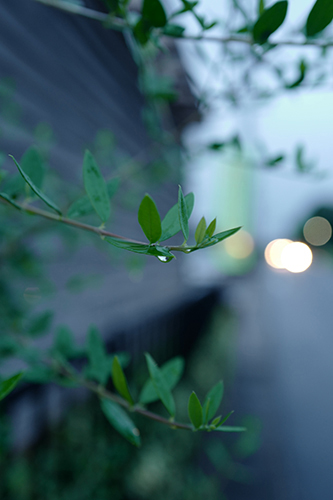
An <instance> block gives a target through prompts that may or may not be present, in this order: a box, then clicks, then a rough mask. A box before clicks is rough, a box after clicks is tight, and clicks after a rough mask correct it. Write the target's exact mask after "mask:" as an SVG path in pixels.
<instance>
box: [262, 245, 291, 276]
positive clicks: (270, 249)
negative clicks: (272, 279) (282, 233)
mask: <svg viewBox="0 0 333 500" xmlns="http://www.w3.org/2000/svg"><path fill="white" fill-rule="evenodd" d="M290 243H292V241H291V240H287V239H282V238H281V239H277V240H273V241H271V242H270V243H268V245H267V247H266V249H265V260H266V262H267V264H268V265H270V266H271V267H274V268H275V269H284V265H283V264H282V261H281V255H282V252H283V250H284V249H285V247H286V246H287V245H289V244H290Z"/></svg>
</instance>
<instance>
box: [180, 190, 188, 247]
mask: <svg viewBox="0 0 333 500" xmlns="http://www.w3.org/2000/svg"><path fill="white" fill-rule="evenodd" d="M178 217H179V224H180V228H181V230H182V233H183V235H184V240H185V242H186V241H187V240H188V237H189V227H188V219H189V216H188V212H187V206H186V202H185V198H184V195H183V191H182V188H181V187H180V186H179V189H178Z"/></svg>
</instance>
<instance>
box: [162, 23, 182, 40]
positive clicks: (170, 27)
mask: <svg viewBox="0 0 333 500" xmlns="http://www.w3.org/2000/svg"><path fill="white" fill-rule="evenodd" d="M184 31H185V28H184V27H183V26H178V24H166V25H165V26H164V29H163V33H164V34H165V35H167V36H173V37H175V38H181V37H182V36H183V33H184Z"/></svg>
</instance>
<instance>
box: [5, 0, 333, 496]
mask: <svg viewBox="0 0 333 500" xmlns="http://www.w3.org/2000/svg"><path fill="white" fill-rule="evenodd" d="M66 3H67V4H70V5H72V6H76V7H77V9H78V14H69V13H68V12H65V11H63V10H61V9H55V8H52V7H50V6H47V5H42V4H41V3H39V2H37V1H33V0H29V1H28V0H25V1H24V0H12V1H11V2H10V3H7V4H2V5H0V12H1V16H0V26H1V33H2V35H1V45H0V60H1V78H0V182H1V186H0V187H1V191H4V192H6V193H10V194H11V196H13V197H14V198H15V196H16V194H17V193H19V192H20V189H22V185H21V184H22V183H21V184H20V181H19V180H18V177H17V174H16V173H15V168H14V165H12V162H11V161H10V159H9V158H8V154H12V155H14V156H15V158H17V159H18V160H20V161H21V162H22V163H24V158H25V155H27V154H31V150H29V148H31V146H32V145H34V147H35V148H37V151H38V154H39V160H38V161H39V162H40V163H39V165H40V168H42V169H43V172H45V175H44V185H45V190H46V192H50V193H52V194H53V196H54V197H56V199H57V200H59V201H58V203H59V204H61V206H64V207H67V208H68V210H69V211H70V210H71V209H72V210H73V202H75V200H76V199H78V198H79V197H80V196H82V194H83V183H82V174H81V170H82V158H83V154H84V150H85V149H86V148H89V149H90V150H91V151H92V153H93V154H94V156H95V158H96V160H97V162H98V164H99V165H100V167H101V169H102V171H103V174H104V176H105V178H106V179H107V180H108V190H109V195H110V197H111V207H112V216H111V220H110V224H109V227H110V230H112V231H113V232H115V233H118V234H122V235H124V236H127V237H130V238H134V239H136V238H138V239H140V238H142V236H141V234H142V233H141V229H140V226H139V224H138V222H137V220H136V219H137V216H136V211H137V209H138V206H139V204H140V201H141V199H142V197H143V196H144V194H145V193H146V192H149V194H151V195H152V196H153V197H154V199H155V201H156V203H157V206H158V208H159V211H160V214H161V216H164V215H165V214H166V213H167V211H168V210H169V208H170V207H171V206H172V205H173V204H174V203H176V201H177V190H178V188H177V184H179V183H181V184H182V186H183V188H184V192H185V193H188V192H190V191H193V192H194V194H195V199H196V204H195V207H194V211H193V215H192V218H191V221H190V222H191V223H192V231H193V232H194V230H195V227H196V225H197V223H198V221H199V220H200V218H201V217H202V215H204V216H205V217H206V220H207V222H208V221H210V220H212V219H213V218H214V217H217V225H218V230H219V231H223V230H226V229H230V228H232V227H236V226H242V229H241V230H240V231H239V232H238V233H237V234H236V235H234V236H232V237H231V238H230V239H227V240H225V241H224V242H223V243H221V244H219V245H216V246H215V247H214V248H212V249H207V250H204V251H201V252H196V253H194V254H193V255H192V254H191V255H189V256H186V255H181V256H179V257H178V255H177V260H176V261H175V260H174V261H172V262H171V263H170V264H167V265H165V264H162V263H160V262H159V261H158V260H157V259H153V258H152V257H150V258H149V257H146V256H141V255H136V254H131V253H129V252H125V251H121V250H118V249H117V248H114V247H111V246H108V247H107V248H106V246H105V244H104V242H103V241H101V240H98V239H97V238H94V237H93V236H90V235H89V234H87V235H86V234H81V233H80V232H79V231H76V230H73V229H68V228H66V227H58V226H56V225H52V224H49V223H46V222H44V221H41V220H35V218H34V217H28V216H26V215H23V214H20V213H18V212H16V211H14V209H12V208H11V207H7V206H5V205H4V204H0V216H1V221H2V222H1V225H0V326H1V331H2V332H3V333H2V334H1V338H0V358H1V366H0V373H1V376H5V375H7V374H10V373H13V372H16V371H17V370H18V369H21V368H24V367H25V365H24V363H22V361H20V360H19V359H17V357H16V356H15V355H13V351H12V347H11V341H10V337H11V335H13V334H14V335H16V334H21V333H22V332H24V335H25V336H26V337H28V338H29V339H30V340H29V341H31V342H33V343H34V345H36V346H37V347H38V348H41V349H45V348H48V347H50V346H51V345H52V342H53V338H54V336H55V335H56V332H57V331H59V329H61V328H68V329H69V330H70V331H71V332H72V334H73V336H74V337H75V340H76V342H77V344H78V345H79V346H81V347H82V350H84V345H85V337H86V332H87V329H88V327H89V326H90V325H91V324H94V325H96V326H97V327H98V328H99V330H100V331H101V334H102V336H103V338H104V339H105V341H106V343H107V346H108V349H109V351H110V352H114V351H126V352H127V353H129V355H130V358H131V362H130V364H129V365H128V368H127V370H128V373H129V374H130V379H131V381H132V380H133V382H131V383H132V384H133V388H132V389H133V391H134V392H135V391H136V392H138V391H139V389H140V386H141V385H142V384H143V382H144V379H145V376H146V372H145V367H144V366H143V363H142V359H143V352H145V351H149V352H151V353H152V354H153V355H154V357H155V358H156V360H157V361H158V363H163V362H164V361H166V360H167V359H169V358H171V357H172V356H176V355H181V356H184V357H185V360H186V371H185V374H184V378H183V381H182V382H181V384H180V385H179V387H178V388H177V389H176V391H175V398H176V402H177V407H178V408H179V420H182V418H183V419H186V413H187V410H186V404H184V401H185V400H186V398H187V397H188V395H189V394H190V392H191V391H192V390H193V389H194V390H195V391H196V392H197V394H198V395H199V397H200V398H203V397H204V395H205V394H206V393H207V391H208V390H209V388H210V387H211V386H212V385H213V384H214V383H215V382H216V381H218V380H219V379H221V378H222V379H223V380H224V382H225V386H226V394H225V398H224V401H223V407H222V410H223V412H224V413H227V412H228V411H230V410H235V414H234V415H233V416H232V423H231V425H245V426H246V427H247V429H248V432H246V433H244V434H242V435H230V436H229V435H228V436H225V435H224V434H223V436H222V437H221V436H220V435H218V436H217V437H216V434H218V433H216V434H207V435H205V436H201V435H199V434H196V435H193V436H192V435H187V434H186V433H181V432H179V431H177V432H172V431H170V430H169V429H161V428H160V427H161V426H159V425H155V424H154V425H153V424H151V422H148V423H147V422H145V421H144V419H141V420H139V418H138V426H139V427H140V429H141V431H142V438H143V447H142V449H141V450H136V449H134V448H133V447H132V446H131V445H130V444H128V443H126V442H125V441H124V440H123V439H122V438H121V437H119V436H118V435H116V432H115V431H114V430H113V429H111V428H110V426H109V425H108V423H107V422H106V420H105V417H104V416H103V415H102V414H101V412H100V408H99V406H98V407H96V401H95V400H93V399H90V398H89V397H88V395H87V394H86V393H85V392H84V391H83V390H77V389H75V390H74V389H72V388H67V387H66V388H64V387H59V386H56V385H55V384H42V385H40V384H39V382H44V380H42V377H41V375H40V374H37V373H34V372H33V370H32V371H30V372H28V373H27V374H26V376H25V382H24V384H23V385H22V386H21V387H19V388H18V389H17V390H16V391H15V392H14V393H12V394H11V395H10V397H8V398H7V399H6V401H3V402H1V406H0V492H1V498H4V499H5V500H21V499H22V500H30V499H32V498H34V500H38V499H39V498H40V499H42V498H43V499H49V500H53V499H54V500H55V499H57V500H66V499H69V498H71V500H75V499H76V498H77V499H80V500H83V499H87V500H88V499H89V500H90V499H91V498H95V499H96V500H104V499H108V498H110V497H112V498H114V499H118V498H119V499H128V500H137V499H142V500H143V499H152V498H154V499H157V500H169V499H171V498H172V499H174V498H182V499H187V498H191V499H196V498H197V499H199V498H200V499H201V498H202V497H203V496H204V495H206V496H207V497H208V498H210V499H211V500H214V499H219V500H221V499H229V500H233V499H237V500H241V499H247V500H251V499H252V498H253V499H256V500H259V499H265V500H267V499H269V500H271V499H272V500H275V499H276V500H280V499H281V500H282V499H283V500H288V499H293V500H295V499H300V500H310V499H311V500H312V499H317V498H321V499H323V500H325V499H327V500H329V499H331V498H332V494H333V480H332V477H331V460H330V449H331V443H332V440H333V436H332V431H331V428H330V421H331V418H330V417H331V413H332V409H333V401H332V396H331V391H330V386H331V384H330V382H331V379H332V376H333V373H332V372H333V368H332V363H331V351H332V348H333V346H332V339H331V335H330V333H329V332H330V326H329V325H330V324H331V321H332V312H331V309H332V308H331V306H330V299H331V295H330V293H331V292H330V290H331V285H330V283H331V274H330V273H331V272H333V248H332V224H333V205H332V192H333V176H332V165H331V141H330V133H331V122H332V118H331V117H332V112H333V98H332V94H331V83H332V76H331V67H332V57H331V53H330V51H329V50H327V52H326V53H325V54H320V58H319V56H318V50H319V49H316V48H313V47H302V48H291V47H290V46H287V47H284V48H281V49H279V50H278V51H272V52H267V54H264V56H265V58H264V61H262V59H260V58H259V56H260V57H261V56H263V54H259V55H258V54H254V53H252V52H251V48H250V47H245V48H244V47H243V46H242V45H239V44H229V45H227V46H226V45H222V44H219V43H216V42H207V41H205V42H202V41H193V40H177V41H174V40H173V39H166V40H165V41H163V43H164V50H163V51H162V52H160V51H159V50H158V49H157V48H156V47H152V46H149V47H146V49H145V50H143V52H142V54H141V56H142V58H141V59H140V58H139V62H138V53H137V48H136V46H135V41H133V39H131V37H130V36H129V35H128V34H126V33H125V34H122V33H121V32H117V31H114V30H111V29H107V25H105V23H104V25H103V24H102V23H101V22H100V20H102V21H103V20H104V21H105V17H103V16H105V12H106V11H105V5H104V4H103V2H99V1H98V0H89V1H88V0H86V1H85V2H84V3H83V2H80V1H73V2H69V1H68V2H66ZM238 3H240V4H243V7H246V9H248V11H249V13H250V14H251V12H254V11H255V9H256V4H257V2H250V3H249V4H246V5H245V3H244V2H243V3H242V2H228V1H227V0H225V1H224V2H216V0H205V1H204V2H202V3H201V4H200V8H199V11H200V12H202V14H204V15H205V18H206V19H207V20H215V19H217V20H218V21H219V23H218V25H217V26H216V27H213V28H212V30H211V31H209V34H210V35H212V36H214V34H216V36H219V35H220V34H221V32H222V33H223V29H224V28H226V27H227V26H228V23H229V22H230V23H232V22H237V20H238V18H237V16H236V15H235V16H234V14H235V12H234V10H233V9H236V6H237V4H238ZM250 4H251V5H250ZM312 4H313V2H312V1H308V0H307V1H306V2H305V1H300V0H291V2H290V5H289V11H288V17H287V23H286V25H284V26H283V28H281V30H279V31H278V33H277V34H276V35H274V37H276V40H277V41H278V40H279V39H281V40H283V39H284V38H288V37H289V36H290V33H292V30H293V29H296V28H295V27H297V28H299V27H300V26H301V25H302V23H303V24H304V12H308V11H309V10H310V9H311V6H312ZM177 5H178V4H177V2H175V1H170V2H165V8H166V10H167V11H168V12H169V13H170V12H172V11H173V10H174V9H175V8H177ZM82 7H88V8H89V9H92V10H93V12H95V13H96V12H98V15H97V17H96V19H92V18H91V17H92V16H91V14H90V15H81V14H82V12H83V11H81V10H80V9H81V8H82ZM139 7H140V4H139V3H138V4H136V3H135V2H134V3H133V9H134V10H135V9H136V8H137V9H138V8H139ZM236 11H237V9H236ZM226 12H227V14H228V15H225V13H226ZM237 12H238V11H237ZM86 14H87V13H86ZM250 14H249V15H250ZM100 16H101V17H100ZM233 16H234V17H233ZM302 16H303V18H302ZM184 22H185V24H186V27H187V29H188V30H189V31H190V32H193V33H196V32H197V23H196V21H195V19H193V16H192V17H191V16H190V15H189V16H188V17H186V18H185V21H184ZM327 33H328V35H327V36H332V27H331V26H329V27H328V28H327ZM141 56H140V57H141ZM27 150H28V151H30V153H27ZM15 176H16V177H15ZM68 213H69V212H68ZM81 215H82V214H81ZM80 220H82V221H84V222H85V221H86V222H88V223H91V224H95V225H96V224H97V220H96V218H95V216H94V215H93V214H89V213H86V214H83V216H82V217H81V219H80ZM175 241H176V242H178V243H179V244H180V243H181V240H179V236H178V240H177V237H175ZM156 409H157V411H158V410H161V408H160V407H159V406H158V404H156ZM162 411H163V410H162ZM181 417H182V418H181Z"/></svg>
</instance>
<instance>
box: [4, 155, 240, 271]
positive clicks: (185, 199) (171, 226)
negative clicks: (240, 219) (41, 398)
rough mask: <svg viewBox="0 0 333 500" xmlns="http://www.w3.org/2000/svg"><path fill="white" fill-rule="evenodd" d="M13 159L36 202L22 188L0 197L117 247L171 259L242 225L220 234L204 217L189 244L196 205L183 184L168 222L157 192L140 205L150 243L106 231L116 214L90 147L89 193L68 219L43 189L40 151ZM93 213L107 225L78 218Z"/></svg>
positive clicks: (86, 159) (86, 169) (86, 174)
mask: <svg viewBox="0 0 333 500" xmlns="http://www.w3.org/2000/svg"><path fill="white" fill-rule="evenodd" d="M11 158H12V159H13V161H14V162H15V164H16V166H17V168H18V170H19V173H20V175H21V177H22V178H23V180H24V182H23V185H20V186H21V188H23V194H24V195H25V197H26V198H28V200H30V201H29V202H27V201H26V198H25V200H23V201H20V194H22V191H20V189H19V190H18V191H15V190H13V191H12V192H0V199H2V200H3V201H5V202H7V203H9V204H11V205H12V206H14V207H15V208H17V209H19V210H21V211H24V212H26V213H29V214H34V215H39V216H41V217H44V218H47V219H50V220H53V221H58V222H60V223H63V224H67V225H70V226H73V227H76V228H78V229H82V230H85V231H90V232H93V233H96V234H98V235H99V236H101V237H102V238H103V239H104V240H105V241H106V242H108V243H109V244H111V245H113V246H115V247H118V248H121V249H124V250H128V251H130V252H134V253H139V254H143V255H152V256H155V257H157V258H158V259H159V260H160V261H161V262H170V261H171V260H172V259H173V258H174V257H175V256H174V254H173V253H172V252H183V253H191V252H194V251H196V250H199V249H203V248H207V247H211V246H213V245H216V244H217V243H219V242H220V241H222V240H224V239H226V238H228V237H230V236H232V235H233V234H235V233H236V232H237V231H238V230H239V229H240V227H237V228H233V229H229V230H227V231H223V232H219V233H215V229H216V219H214V220H213V221H211V222H210V224H208V226H207V223H206V220H205V218H204V217H202V218H201V220H200V221H199V223H198V225H197V228H196V230H195V244H193V245H188V244H187V242H188V239H189V218H190V216H191V213H192V210H193V206H194V195H193V193H189V194H187V195H186V196H184V194H183V191H182V189H181V187H180V186H179V188H178V202H177V203H176V204H175V205H174V206H173V207H172V208H171V209H170V210H169V211H168V213H167V214H166V216H165V217H164V218H163V220H161V217H160V214H159V212H158V209H157V207H156V204H155V202H154V200H153V199H152V198H151V196H149V195H148V194H146V195H145V196H144V198H143V199H142V201H141V204H140V206H139V211H138V221H139V224H140V226H141V228H142V230H143V233H144V234H145V236H146V238H147V240H148V243H144V242H141V241H137V240H133V239H128V238H125V237H124V236H120V235H117V234H114V233H112V232H109V231H106V230H105V229H104V226H105V224H106V222H107V221H108V219H109V217H110V213H111V210H110V194H109V190H108V185H107V183H106V181H105V179H104V177H103V175H102V173H101V171H100V169H99V167H98V165H97V163H96V161H95V159H94V157H93V155H92V154H91V153H90V151H88V150H87V151H86V153H85V156H84V160H83V181H84V187H85V191H86V195H85V196H83V197H81V198H79V199H78V200H76V201H75V202H74V203H73V204H72V205H71V206H70V207H69V209H68V211H67V214H68V215H70V216H71V217H72V218H68V217H64V216H63V214H62V211H61V209H60V208H59V207H58V205H57V204H56V203H55V202H54V201H53V200H51V198H49V197H48V196H47V195H46V194H45V193H44V192H43V190H42V182H43V170H42V169H39V168H37V166H38V165H39V156H38V152H37V150H35V149H34V148H32V149H31V148H30V149H29V150H28V151H27V152H26V153H25V155H24V156H23V158H22V160H23V162H22V164H21V165H20V164H19V163H18V162H17V161H16V160H15V158H14V157H13V156H11ZM23 164H24V165H23ZM22 165H23V167H22ZM5 187H6V184H5ZM36 199H39V200H42V201H43V202H44V204H46V205H47V206H48V207H49V208H51V209H52V210H53V212H55V213H53V212H51V211H46V210H42V209H40V208H38V207H36V206H34V205H33V204H32V202H34V201H35V200H36ZM91 211H94V212H95V213H96V215H97V216H98V217H99V219H100V220H101V223H102V224H101V226H99V227H96V226H92V225H89V224H85V223H82V222H80V221H78V220H76V219H75V217H78V218H79V217H81V216H83V215H87V214H89V213H91ZM180 232H181V233H182V234H183V237H184V242H183V244H182V245H165V244H164V242H165V241H166V240H168V239H170V238H172V237H173V236H175V235H176V234H178V233H180ZM214 233H215V234H214Z"/></svg>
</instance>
